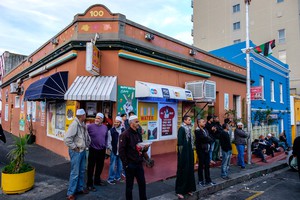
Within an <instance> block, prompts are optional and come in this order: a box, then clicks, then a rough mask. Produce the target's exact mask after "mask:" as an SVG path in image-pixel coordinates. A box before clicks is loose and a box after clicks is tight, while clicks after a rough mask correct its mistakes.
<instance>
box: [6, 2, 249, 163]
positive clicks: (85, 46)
mask: <svg viewBox="0 0 300 200" xmlns="http://www.w3.org/2000/svg"><path fill="white" fill-rule="evenodd" d="M45 31H46V30H45ZM91 41H92V42H91ZM1 88H2V97H3V98H2V126H3V128H4V130H6V131H8V132H11V133H12V134H14V135H19V134H27V133H28V124H29V121H32V124H33V130H34V133H35V135H36V144H38V145H41V146H43V147H45V148H47V149H49V150H51V151H53V152H55V153H57V154H59V155H62V156H64V157H66V158H68V151H67V147H66V146H65V145H64V143H63V137H64V134H65V133H66V131H67V129H68V126H69V125H70V123H71V122H72V121H73V120H74V118H75V111H76V109H77V108H84V109H85V110H86V113H87V124H88V123H93V119H94V117H95V116H96V113H97V112H105V111H107V112H109V113H110V116H111V118H112V119H114V118H115V117H116V116H117V115H119V114H122V113H128V112H130V111H134V112H135V113H137V115H138V117H139V120H140V124H141V126H142V128H143V139H144V140H151V141H152V142H153V143H152V146H151V154H152V155H157V154H163V153H170V152H175V151H176V143H177V140H176V137H177V130H178V127H179V126H180V125H181V122H182V117H183V116H184V115H186V114H189V115H191V116H193V117H194V118H195V117H196V116H197V115H198V112H199V110H200V109H204V110H207V111H208V112H211V113H214V114H216V115H218V116H219V117H220V119H221V122H223V117H224V114H225V112H226V110H235V111H236V114H237V117H238V118H243V117H245V116H246V109H245V108H246V105H245V103H244V102H245V98H246V69H244V68H243V67H240V66H238V65H235V64H233V63H230V62H228V61H225V60H223V59H221V58H218V57H215V56H213V55H211V54H209V53H208V52H205V51H203V50H201V49H198V48H195V47H194V46H191V45H188V44H185V43H183V42H180V41H178V40H176V39H173V38H171V37H168V36H166V35H163V34H161V33H158V32H156V31H155V30H152V29H149V28H147V27H144V26H142V25H140V24H137V23H135V22H133V21H130V20H128V19H126V16H124V15H122V14H119V13H112V12H111V11H110V10H109V9H108V8H107V7H105V6H104V5H93V6H91V7H89V8H88V9H87V10H86V11H85V12H84V13H83V14H77V15H76V16H75V17H74V20H73V21H72V22H71V23H70V25H68V26H67V27H65V28H64V29H63V30H61V31H60V32H59V33H58V34H56V35H55V36H53V38H52V39H50V40H49V41H47V42H46V43H45V44H44V45H42V46H41V47H40V48H39V49H37V50H36V51H35V52H33V53H32V54H31V55H29V56H28V58H27V59H26V60H24V61H23V62H21V63H20V64H19V65H18V66H16V67H15V68H14V69H13V70H11V71H10V72H9V73H7V74H6V75H5V76H4V77H3V81H2V85H1ZM197 108H198V109H197Z"/></svg>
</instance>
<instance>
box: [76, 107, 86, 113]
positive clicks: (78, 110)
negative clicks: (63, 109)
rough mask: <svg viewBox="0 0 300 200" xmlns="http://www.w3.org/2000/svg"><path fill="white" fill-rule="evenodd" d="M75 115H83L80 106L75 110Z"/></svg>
mask: <svg viewBox="0 0 300 200" xmlns="http://www.w3.org/2000/svg"><path fill="white" fill-rule="evenodd" d="M76 115H85V111H84V109H82V108H80V109H77V110H76Z"/></svg>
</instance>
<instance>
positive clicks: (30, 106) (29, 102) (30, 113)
mask: <svg viewBox="0 0 300 200" xmlns="http://www.w3.org/2000/svg"><path fill="white" fill-rule="evenodd" d="M26 114H27V115H26V118H27V121H30V116H31V115H32V101H27V113H26Z"/></svg>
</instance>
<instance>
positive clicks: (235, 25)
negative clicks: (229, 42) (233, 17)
mask: <svg viewBox="0 0 300 200" xmlns="http://www.w3.org/2000/svg"><path fill="white" fill-rule="evenodd" d="M240 29H241V22H234V23H233V30H234V31H237V30H240Z"/></svg>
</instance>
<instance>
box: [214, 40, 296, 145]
mask: <svg viewBox="0 0 300 200" xmlns="http://www.w3.org/2000/svg"><path fill="white" fill-rule="evenodd" d="M245 45H246V44H245V42H241V43H237V44H233V45H230V46H227V47H223V48H220V49H218V50H214V51H211V53H212V54H214V55H216V56H220V57H222V58H225V59H227V60H229V61H230V62H233V63H235V64H238V65H240V66H243V67H245V68H246V62H245V59H246V54H245V53H243V52H242V51H243V49H244V47H245ZM250 45H251V46H255V44H253V43H252V41H250ZM250 78H251V116H252V117H251V119H252V125H253V131H252V133H253V134H252V136H253V137H254V138H252V139H255V138H258V136H259V135H260V134H262V131H261V129H258V127H261V126H264V125H276V126H275V127H273V128H270V129H269V130H267V131H269V132H273V133H274V134H275V135H276V136H277V137H278V136H279V134H280V133H281V132H283V130H285V132H286V135H287V139H288V141H289V143H290V144H291V141H292V134H291V108H290V91H289V68H288V65H287V64H284V63H282V62H281V61H279V60H278V59H276V58H275V57H273V56H269V57H265V56H263V55H261V54H258V53H256V52H254V51H253V50H251V51H250ZM271 127H272V126H271ZM255 130H257V131H255ZM267 133H268V132H266V133H264V134H267Z"/></svg>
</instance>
